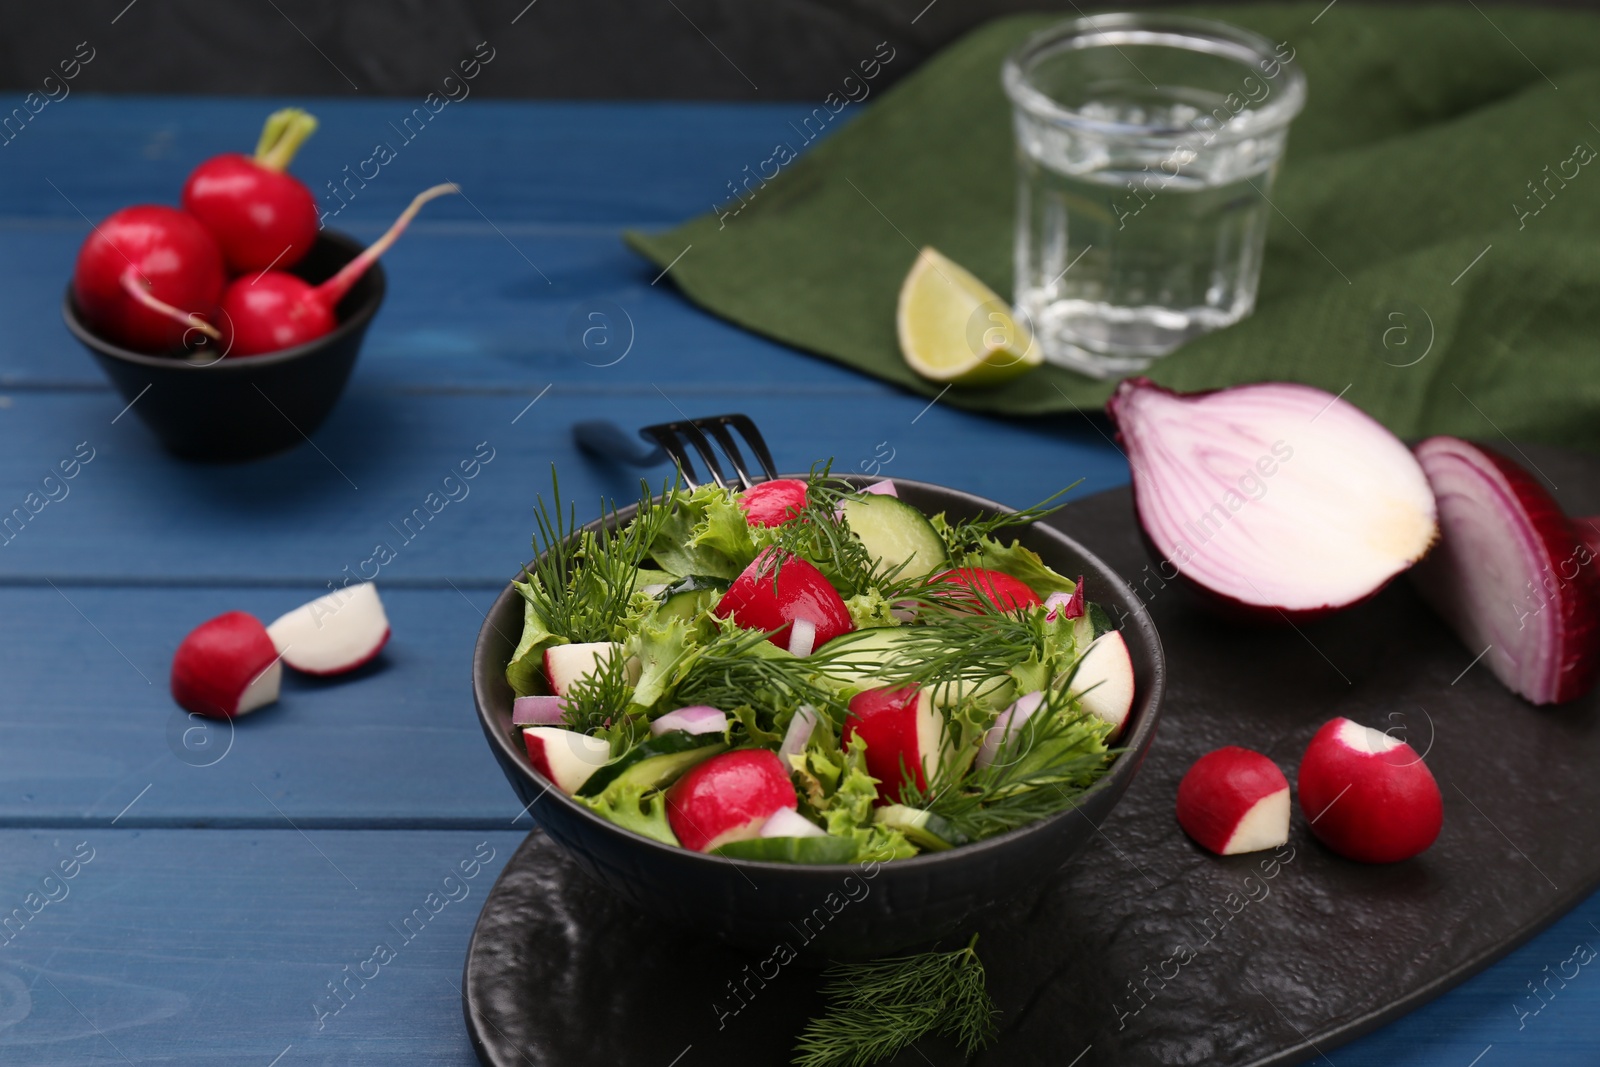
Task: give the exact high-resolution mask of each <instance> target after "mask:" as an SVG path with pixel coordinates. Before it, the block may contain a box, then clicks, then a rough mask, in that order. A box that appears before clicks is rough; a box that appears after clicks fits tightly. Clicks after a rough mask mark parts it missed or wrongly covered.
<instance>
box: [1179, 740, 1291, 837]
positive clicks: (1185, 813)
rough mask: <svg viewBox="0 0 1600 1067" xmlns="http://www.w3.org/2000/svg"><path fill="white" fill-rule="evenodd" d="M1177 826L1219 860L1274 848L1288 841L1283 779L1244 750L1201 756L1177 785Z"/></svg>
mask: <svg viewBox="0 0 1600 1067" xmlns="http://www.w3.org/2000/svg"><path fill="white" fill-rule="evenodd" d="M1178 825H1180V826H1182V827H1183V830H1184V833H1186V834H1188V835H1189V836H1190V837H1192V838H1194V839H1195V841H1196V842H1197V843H1198V844H1200V845H1201V846H1203V847H1204V848H1208V849H1210V850H1211V851H1212V852H1215V853H1217V854H1218V855H1219V856H1233V855H1236V854H1238V853H1240V852H1259V851H1261V850H1262V849H1265V848H1277V847H1278V846H1279V845H1282V844H1285V843H1286V842H1287V841H1288V840H1289V779H1287V778H1285V777H1284V776H1283V772H1282V771H1281V770H1279V769H1278V765H1277V764H1275V763H1273V762H1272V761H1271V760H1270V759H1268V758H1267V757H1265V756H1263V755H1262V754H1261V753H1259V752H1252V751H1251V750H1250V749H1248V748H1240V747H1238V746H1237V745H1229V746H1228V747H1227V748H1219V749H1217V750H1216V751H1214V752H1207V753H1206V754H1205V755H1204V756H1201V757H1200V758H1199V759H1197V760H1195V761H1194V765H1193V766H1192V767H1190V768H1189V771H1188V773H1187V774H1185V775H1184V776H1183V781H1181V782H1179V783H1178Z"/></svg>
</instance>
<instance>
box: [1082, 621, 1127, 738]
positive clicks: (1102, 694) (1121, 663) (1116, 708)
mask: <svg viewBox="0 0 1600 1067" xmlns="http://www.w3.org/2000/svg"><path fill="white" fill-rule="evenodd" d="M1070 692H1071V693H1072V694H1074V695H1076V696H1077V697H1078V704H1079V706H1080V707H1082V708H1083V710H1084V711H1087V712H1091V713H1092V714H1094V715H1096V716H1098V717H1099V718H1101V719H1104V720H1105V721H1106V722H1108V723H1110V724H1111V725H1112V726H1113V727H1115V729H1113V730H1112V731H1111V734H1110V736H1111V737H1116V736H1117V735H1118V734H1120V733H1121V732H1122V726H1123V724H1124V723H1126V722H1127V721H1128V713H1129V712H1130V711H1132V710H1133V660H1132V658H1130V657H1129V655H1128V644H1127V642H1126V641H1124V640H1123V639H1122V635H1121V634H1120V633H1118V632H1117V631H1116V630H1108V631H1106V632H1105V633H1103V634H1101V635H1100V636H1099V637H1097V638H1095V641H1094V644H1092V645H1090V646H1089V651H1087V652H1085V653H1084V654H1083V659H1081V660H1079V661H1078V670H1077V673H1075V674H1074V675H1073V676H1072V688H1071V690H1070Z"/></svg>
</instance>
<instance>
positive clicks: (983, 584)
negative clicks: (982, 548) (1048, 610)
mask: <svg viewBox="0 0 1600 1067" xmlns="http://www.w3.org/2000/svg"><path fill="white" fill-rule="evenodd" d="M929 581H930V582H937V583H939V584H941V585H948V586H950V587H951V591H950V592H948V593H943V592H941V593H937V594H935V595H937V596H938V597H939V598H940V599H941V600H943V601H945V602H946V603H947V604H949V605H950V606H952V607H956V606H960V605H970V606H971V607H973V608H974V609H977V608H980V607H984V606H986V605H992V606H994V607H995V608H998V609H999V610H1000V611H1019V610H1021V609H1022V608H1032V607H1038V606H1039V604H1040V603H1042V601H1040V599H1039V594H1038V593H1035V592H1034V591H1033V590H1032V589H1031V588H1030V587H1029V586H1028V583H1026V582H1024V581H1021V580H1020V579H1017V578H1013V577H1011V575H1009V574H1006V573H1005V572H1004V571H991V570H985V569H984V568H982V567H963V568H961V569H960V570H953V571H944V572H942V573H940V574H935V575H934V576H933V577H932V578H930V579H929ZM957 590H959V592H958V591H957Z"/></svg>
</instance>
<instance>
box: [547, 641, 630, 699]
mask: <svg viewBox="0 0 1600 1067" xmlns="http://www.w3.org/2000/svg"><path fill="white" fill-rule="evenodd" d="M621 654H622V646H621V645H619V644H616V643H615V642H612V641H580V642H578V643H576V644H571V645H551V646H550V647H549V648H547V649H545V652H544V677H545V681H546V682H548V683H549V684H550V691H551V692H552V693H554V694H556V696H566V695H567V693H568V692H569V691H571V689H572V686H573V685H574V684H575V683H576V682H577V681H578V680H579V679H580V678H587V677H589V676H590V675H591V674H594V673H595V672H596V671H598V670H599V669H600V668H601V667H602V666H604V665H605V664H606V662H608V661H609V660H610V658H611V657H612V656H617V655H621ZM636 666H637V664H635V663H629V664H628V667H629V670H630V674H631V673H633V668H634V667H636Z"/></svg>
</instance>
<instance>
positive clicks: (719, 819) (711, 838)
mask: <svg viewBox="0 0 1600 1067" xmlns="http://www.w3.org/2000/svg"><path fill="white" fill-rule="evenodd" d="M798 804H799V798H798V797H797V796H796V795H795V791H794V784H793V783H792V782H791V781H790V780H789V769H788V768H787V767H785V766H784V765H783V762H782V761H781V760H779V759H778V757H777V754H776V753H773V752H771V751H769V750H767V749H764V748H742V749H736V750H734V751H733V752H724V753H722V754H721V755H719V756H712V757H711V758H710V759H708V760H706V761H705V762H704V763H700V764H697V765H696V766H694V767H693V768H691V769H690V770H689V771H687V772H686V773H685V774H684V775H683V777H681V778H679V779H678V780H677V781H676V782H674V783H673V784H672V787H671V788H670V789H668V790H667V822H668V824H670V825H671V827H672V832H673V833H674V834H676V835H677V836H678V842H679V843H680V844H682V845H683V847H684V848H687V849H691V850H693V851H695V852H709V851H711V850H712V849H714V848H718V847H720V846H722V845H726V844H727V843H728V842H730V841H745V840H748V839H749V838H752V837H759V836H760V835H761V829H762V827H763V826H765V825H766V823H767V821H768V820H769V819H771V818H772V817H773V816H774V815H776V814H777V813H778V812H780V811H782V810H784V809H785V808H787V809H790V810H793V809H794V808H795V807H797V806H798Z"/></svg>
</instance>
